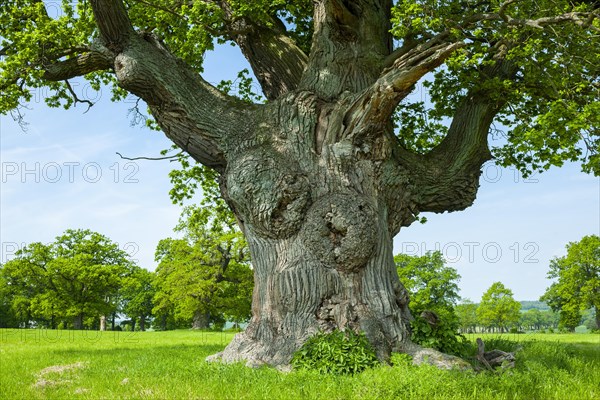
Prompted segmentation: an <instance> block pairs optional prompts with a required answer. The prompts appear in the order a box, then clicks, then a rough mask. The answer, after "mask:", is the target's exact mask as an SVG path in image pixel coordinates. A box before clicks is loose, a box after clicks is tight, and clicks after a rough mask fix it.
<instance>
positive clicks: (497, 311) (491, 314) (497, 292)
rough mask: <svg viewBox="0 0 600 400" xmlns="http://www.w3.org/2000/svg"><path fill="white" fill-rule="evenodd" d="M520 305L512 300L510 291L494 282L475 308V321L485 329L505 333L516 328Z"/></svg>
mask: <svg viewBox="0 0 600 400" xmlns="http://www.w3.org/2000/svg"><path fill="white" fill-rule="evenodd" d="M520 310H521V304H520V303H519V302H518V301H516V300H515V299H514V298H513V293H512V290H510V289H508V288H506V287H505V286H504V285H503V284H502V283H500V282H494V283H493V284H492V286H490V288H489V289H488V290H487V291H486V292H485V293H484V294H483V296H482V297H481V303H479V307H477V319H478V320H479V321H480V323H481V324H482V325H483V326H485V327H487V328H497V329H499V330H500V332H506V331H507V330H508V328H510V327H513V326H516V325H517V324H518V322H519V318H520V317H521V313H520Z"/></svg>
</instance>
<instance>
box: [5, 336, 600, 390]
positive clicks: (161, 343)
mask: <svg viewBox="0 0 600 400" xmlns="http://www.w3.org/2000/svg"><path fill="white" fill-rule="evenodd" d="M497 336H498V335H491V336H490V335H484V336H483V338H484V340H486V341H487V342H489V343H493V341H494V339H493V338H495V337H497ZM232 337H233V334H230V333H206V332H195V331H187V330H186V331H171V332H135V333H126V332H85V331H42V330H0V343H1V347H0V367H1V373H0V398H1V399H77V398H82V399H84V398H85V399H116V398H121V399H142V398H143V399H146V398H147V399H187V398H194V399H198V398H201V399H204V398H208V399H213V398H217V399H365V398H366V399H370V398H377V399H540V400H542V399H543V400H546V399H561V400H562V399H598V398H600V383H599V382H600V336H599V335H583V334H577V335H560V334H555V335H553V334H544V335H507V336H506V338H507V339H509V340H512V341H515V342H520V343H515V345H516V346H518V345H520V346H522V350H520V351H519V352H518V353H517V367H516V368H515V369H513V370H507V371H505V372H493V373H490V372H485V373H474V372H466V373H465V372H458V371H440V370H437V369H435V368H433V367H413V366H407V365H404V366H395V367H387V366H382V367H379V368H375V369H372V370H368V371H366V372H364V373H362V374H359V375H356V376H328V375H318V374H315V373H310V372H305V371H302V372H301V371H298V372H292V373H288V374H283V373H280V372H278V371H276V370H274V369H271V368H261V369H258V370H256V369H250V368H246V367H244V366H243V365H221V364H210V363H206V362H205V361H204V359H205V357H206V356H208V355H210V354H213V353H215V352H218V351H220V350H221V349H222V348H223V347H224V346H225V345H226V344H227V343H228V342H229V340H231V338H232ZM474 337H476V336H474ZM474 337H473V339H474ZM509 344H510V343H509ZM50 367H52V368H50Z"/></svg>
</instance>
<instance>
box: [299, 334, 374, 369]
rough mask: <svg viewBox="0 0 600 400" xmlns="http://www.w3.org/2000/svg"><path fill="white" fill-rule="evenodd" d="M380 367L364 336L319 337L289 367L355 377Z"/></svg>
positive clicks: (301, 351) (310, 341)
mask: <svg viewBox="0 0 600 400" xmlns="http://www.w3.org/2000/svg"><path fill="white" fill-rule="evenodd" d="M378 364H379V361H378V360H377V356H376V355H375V351H374V350H373V347H372V346H371V344H370V343H369V341H368V340H367V338H366V336H365V335H364V333H358V334H357V333H354V332H353V331H351V330H346V331H337V330H336V331H333V332H331V333H318V334H317V335H315V336H313V337H312V338H310V339H308V341H306V343H304V345H303V346H302V347H301V348H300V349H299V350H298V351H297V352H296V353H295V354H294V356H293V357H292V366H294V368H298V369H308V370H314V371H317V372H320V373H327V374H336V375H344V374H356V373H359V372H362V371H364V370H365V369H367V368H371V367H375V366H377V365H378Z"/></svg>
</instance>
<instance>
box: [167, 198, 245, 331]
mask: <svg viewBox="0 0 600 400" xmlns="http://www.w3.org/2000/svg"><path fill="white" fill-rule="evenodd" d="M223 210H224V209H223ZM175 230H176V231H178V232H182V233H184V234H185V235H184V238H183V239H164V240H161V241H160V243H159V245H158V247H157V250H156V260H157V262H159V265H158V267H157V269H156V287H157V293H156V297H155V299H156V305H155V309H156V310H157V311H161V310H165V309H168V308H169V307H170V306H171V307H173V310H174V312H175V317H176V318H177V319H182V320H192V321H193V325H192V326H193V327H194V328H197V329H206V328H208V327H209V323H210V322H213V323H215V322H216V323H219V324H222V323H224V321H225V319H231V320H233V321H235V322H236V323H239V322H242V321H245V320H248V318H249V317H250V301H251V298H252V285H253V275H252V270H251V269H250V265H249V258H248V249H247V245H246V243H245V240H244V238H243V236H242V234H241V232H240V231H239V229H237V225H236V223H235V220H234V219H233V215H231V213H229V212H222V213H219V212H218V209H217V208H216V207H187V208H186V209H185V210H184V212H183V214H182V217H181V219H180V222H179V225H178V226H177V227H176V229H175Z"/></svg>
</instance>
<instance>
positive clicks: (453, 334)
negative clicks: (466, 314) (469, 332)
mask: <svg viewBox="0 0 600 400" xmlns="http://www.w3.org/2000/svg"><path fill="white" fill-rule="evenodd" d="M437 315H438V317H439V320H438V321H437V323H436V325H435V326H432V325H431V324H430V323H429V322H428V321H427V320H425V319H424V318H423V317H422V316H420V315H419V314H417V315H416V316H415V318H414V320H413V321H411V331H412V334H411V339H412V341H413V342H415V343H417V344H420V345H421V346H424V347H432V348H434V349H436V350H439V351H441V352H444V353H449V354H454V355H458V356H464V355H465V354H466V353H467V352H468V351H469V349H468V344H467V340H466V338H465V337H464V336H463V335H461V334H459V333H458V332H457V331H458V325H457V322H456V319H455V318H454V315H453V314H451V313H449V312H446V311H445V310H437Z"/></svg>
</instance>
